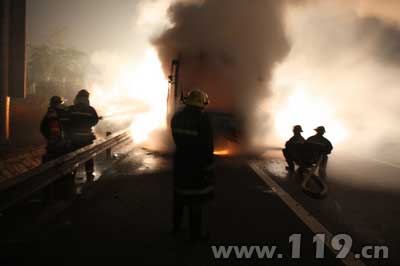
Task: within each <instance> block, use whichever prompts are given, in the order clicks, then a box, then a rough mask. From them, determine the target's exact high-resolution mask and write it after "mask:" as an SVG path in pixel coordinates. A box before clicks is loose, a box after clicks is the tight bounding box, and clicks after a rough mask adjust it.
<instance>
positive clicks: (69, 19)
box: [28, 0, 400, 163]
mask: <svg viewBox="0 0 400 266" xmlns="http://www.w3.org/2000/svg"><path fill="white" fill-rule="evenodd" d="M399 5H400V3H399V2H398V1H395V0H393V1H390V0H385V1H374V0H367V1H361V0H360V1H359V0H351V1H345V0H336V1H318V0H308V1H307V0H303V1H295V0H292V1H291V0H286V1H272V0H271V1H267V0H260V1H258V0H254V1H245V0H229V1H228V0H218V1H212V0H202V1H200V0H180V1H173V0H141V1H134V0H123V1H111V0H101V1H94V0H85V1H77V0H73V1H50V0H32V1H28V40H29V42H30V43H31V44H40V43H43V42H46V43H51V45H53V46H57V47H73V48H76V49H79V50H82V52H84V53H86V54H87V55H88V60H89V62H90V65H91V67H92V68H91V69H92V71H90V73H89V74H88V75H86V76H85V80H84V82H83V83H82V84H83V85H82V86H84V87H85V88H87V89H89V90H90V91H91V92H92V103H93V105H94V106H95V107H96V108H97V109H98V110H99V113H100V114H102V115H105V116H108V117H109V119H108V120H105V121H103V124H102V125H101V126H100V128H101V127H104V130H108V129H109V128H112V129H114V128H118V127H123V126H126V125H128V126H129V127H130V128H131V129H132V132H133V135H134V139H136V141H137V142H138V143H141V142H143V141H146V140H147V141H148V140H150V141H151V140H155V139H156V140H160V138H159V137H154V132H156V131H160V129H163V130H164V132H166V131H165V129H166V121H165V117H166V114H165V113H166V97H167V86H168V84H167V79H166V77H167V76H168V75H169V67H170V63H171V60H172V59H174V58H180V59H181V63H182V72H181V86H182V88H183V89H184V90H185V91H188V90H190V89H192V88H201V89H204V90H206V91H207V92H208V94H209V96H210V99H211V105H210V109H211V110H215V111H224V112H231V113H234V114H235V115H236V116H238V117H240V118H242V119H244V120H245V126H246V128H245V131H246V133H247V135H248V137H249V140H250V141H251V143H253V144H258V145H260V146H261V145H262V146H264V145H269V146H281V145H282V144H283V143H284V141H285V139H287V138H288V137H289V136H290V135H291V128H292V126H293V125H294V124H302V125H303V128H304V130H305V132H304V134H305V135H306V136H308V135H311V134H313V130H312V129H313V128H315V127H316V126H319V125H324V126H326V128H327V137H328V138H330V139H331V140H332V142H333V143H334V145H335V148H336V149H335V150H336V151H338V150H342V151H344V152H346V153H349V152H351V153H354V154H357V155H359V156H365V157H368V158H374V159H379V160H385V161H388V162H391V163H399V160H400V159H399V156H398V152H399V150H400V149H399V146H400V145H399V140H398V136H399V133H400V132H399V128H398V126H397V124H398V122H399V118H398V117H399V114H400V107H399V104H398V99H399V95H398V94H399V90H398V87H397V86H398V84H400V82H399V79H400V78H399V76H400V75H399V63H400V29H399V27H400V26H399V25H400V16H399V15H398V12H400V11H399V10H400V8H399ZM93 69H94V70H93ZM28 75H29V73H28ZM70 90H74V91H75V90H76V89H71V88H65V89H64V92H65V93H66V94H68V93H70ZM71 101H72V99H70V102H71ZM121 114H125V115H121ZM135 134H136V136H135ZM156 136H158V135H156Z"/></svg>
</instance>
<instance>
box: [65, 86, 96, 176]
mask: <svg viewBox="0 0 400 266" xmlns="http://www.w3.org/2000/svg"><path fill="white" fill-rule="evenodd" d="M69 115H70V127H69V132H68V135H69V138H70V139H71V143H72V147H73V149H74V150H77V149H80V148H82V147H85V146H87V145H90V144H92V143H93V140H95V139H96V137H95V135H94V134H93V131H92V127H94V126H95V125H96V124H97V123H98V122H99V117H98V115H97V112H96V110H95V109H94V108H93V107H92V106H90V103H89V92H88V91H86V90H80V91H79V92H78V94H77V95H76V97H75V100H74V105H71V106H70V107H69ZM85 170H86V178H87V180H88V181H93V179H94V161H93V159H90V160H89V161H87V162H86V163H85Z"/></svg>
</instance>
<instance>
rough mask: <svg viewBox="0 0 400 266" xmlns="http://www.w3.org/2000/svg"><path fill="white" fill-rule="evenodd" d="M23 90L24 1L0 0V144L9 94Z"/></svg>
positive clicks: (7, 126) (5, 131)
mask: <svg viewBox="0 0 400 266" xmlns="http://www.w3.org/2000/svg"><path fill="white" fill-rule="evenodd" d="M25 91H26V0H0V144H7V143H8V141H9V139H10V96H11V97H22V98H23V97H25Z"/></svg>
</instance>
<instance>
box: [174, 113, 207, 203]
mask: <svg viewBox="0 0 400 266" xmlns="http://www.w3.org/2000/svg"><path fill="white" fill-rule="evenodd" d="M171 129H172V135H173V138H174V141H175V144H176V151H175V155H174V177H175V179H174V185H175V191H176V192H178V193H180V194H183V195H188V196H190V195H192V196H196V195H199V196H201V195H207V194H210V193H212V191H213V184H212V182H211V181H210V179H208V178H207V177H208V176H209V175H210V168H211V166H212V163H213V160H214V155H213V151H214V144H213V133H212V128H211V122H210V119H209V116H208V114H207V113H205V112H204V111H202V109H200V108H196V107H192V106H186V107H185V108H183V109H182V110H180V111H178V112H177V113H176V114H175V115H174V116H173V118H172V121H171Z"/></svg>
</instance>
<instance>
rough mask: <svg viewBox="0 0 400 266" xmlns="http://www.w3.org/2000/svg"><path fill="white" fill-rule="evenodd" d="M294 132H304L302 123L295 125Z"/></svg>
mask: <svg viewBox="0 0 400 266" xmlns="http://www.w3.org/2000/svg"><path fill="white" fill-rule="evenodd" d="M293 132H294V133H296V132H303V129H302V128H301V126H300V125H295V126H294V127H293Z"/></svg>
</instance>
